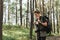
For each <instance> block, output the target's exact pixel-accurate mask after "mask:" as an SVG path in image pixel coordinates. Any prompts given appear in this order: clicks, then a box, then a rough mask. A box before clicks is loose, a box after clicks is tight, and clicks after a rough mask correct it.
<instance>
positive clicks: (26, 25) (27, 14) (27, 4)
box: [26, 0, 29, 28]
mask: <svg viewBox="0 0 60 40" xmlns="http://www.w3.org/2000/svg"><path fill="white" fill-rule="evenodd" d="M28 13H29V0H27V15H26V27H27V28H28Z"/></svg>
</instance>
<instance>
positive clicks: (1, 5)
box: [0, 0, 3, 40]
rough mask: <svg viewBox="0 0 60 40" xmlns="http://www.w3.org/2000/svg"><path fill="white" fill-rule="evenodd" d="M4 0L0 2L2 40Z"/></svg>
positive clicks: (0, 38) (0, 36) (0, 34)
mask: <svg viewBox="0 0 60 40" xmlns="http://www.w3.org/2000/svg"><path fill="white" fill-rule="evenodd" d="M2 24H3V0H0V40H2Z"/></svg>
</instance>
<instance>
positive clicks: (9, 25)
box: [0, 0, 60, 40]
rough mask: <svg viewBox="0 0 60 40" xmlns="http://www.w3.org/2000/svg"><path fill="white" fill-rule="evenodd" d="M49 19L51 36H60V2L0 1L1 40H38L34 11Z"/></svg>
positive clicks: (46, 0) (57, 0)
mask: <svg viewBox="0 0 60 40" xmlns="http://www.w3.org/2000/svg"><path fill="white" fill-rule="evenodd" d="M36 8H37V9H39V11H40V12H41V14H42V15H45V16H47V17H49V20H50V22H51V23H52V31H51V34H47V35H48V36H47V37H50V36H60V0H0V40H36V33H35V30H36V27H35V25H34V24H33V22H34V21H35V16H34V13H33V12H34V10H36Z"/></svg>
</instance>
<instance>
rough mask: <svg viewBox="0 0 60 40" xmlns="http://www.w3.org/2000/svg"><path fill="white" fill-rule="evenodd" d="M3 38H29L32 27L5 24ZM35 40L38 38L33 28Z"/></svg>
mask: <svg viewBox="0 0 60 40" xmlns="http://www.w3.org/2000/svg"><path fill="white" fill-rule="evenodd" d="M2 32H3V40H29V37H30V29H27V28H23V27H20V26H17V25H3V30H2ZM52 36H54V35H53V34H52ZM32 37H33V40H36V35H35V31H34V30H33V36H32Z"/></svg>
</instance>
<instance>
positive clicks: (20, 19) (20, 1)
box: [20, 0, 22, 26]
mask: <svg viewBox="0 0 60 40" xmlns="http://www.w3.org/2000/svg"><path fill="white" fill-rule="evenodd" d="M20 23H21V26H22V0H20Z"/></svg>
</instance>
